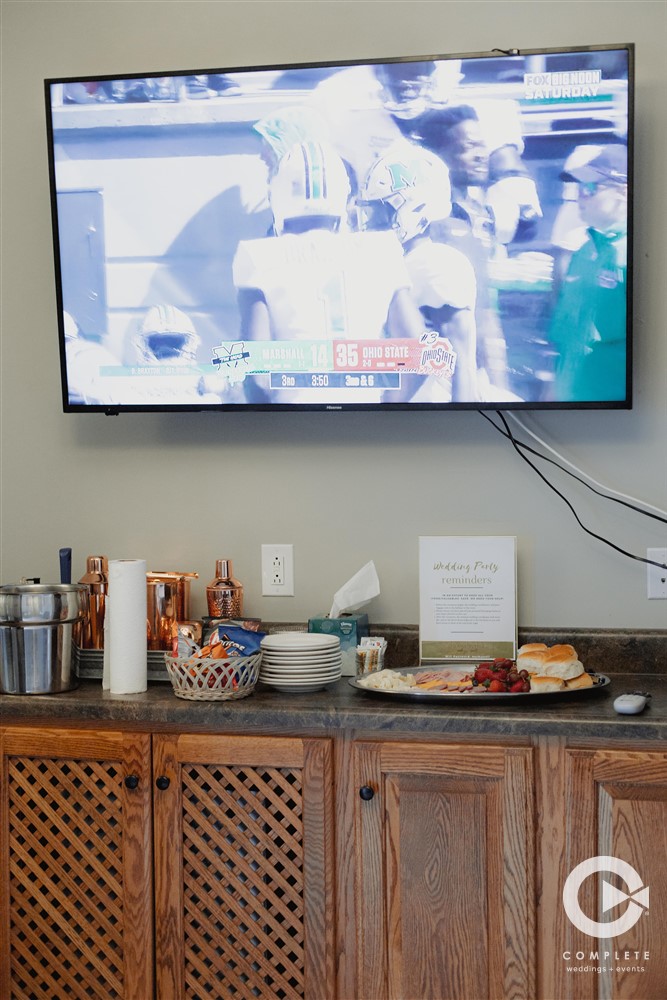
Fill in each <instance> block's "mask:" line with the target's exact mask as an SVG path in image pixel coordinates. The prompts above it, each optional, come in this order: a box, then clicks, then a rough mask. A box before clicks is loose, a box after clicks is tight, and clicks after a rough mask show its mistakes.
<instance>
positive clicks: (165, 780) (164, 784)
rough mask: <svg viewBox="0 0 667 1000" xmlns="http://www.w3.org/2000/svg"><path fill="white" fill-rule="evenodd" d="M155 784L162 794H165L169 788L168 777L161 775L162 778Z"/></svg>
mask: <svg viewBox="0 0 667 1000" xmlns="http://www.w3.org/2000/svg"><path fill="white" fill-rule="evenodd" d="M155 784H156V785H157V787H158V788H159V789H160V791H161V792H164V791H165V789H167V788H169V778H167V777H166V775H164V774H161V775H160V777H159V778H157V780H156V782H155Z"/></svg>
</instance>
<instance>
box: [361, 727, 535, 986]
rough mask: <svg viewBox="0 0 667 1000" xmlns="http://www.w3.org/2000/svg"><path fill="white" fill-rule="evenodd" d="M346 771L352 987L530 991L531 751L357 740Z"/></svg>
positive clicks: (531, 877) (531, 935) (531, 975)
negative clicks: (349, 775) (354, 944)
mask: <svg viewBox="0 0 667 1000" xmlns="http://www.w3.org/2000/svg"><path fill="white" fill-rule="evenodd" d="M354 779H355V786H356V787H355V790H354V793H355V796H356V833H355V844H356V863H357V876H358V892H357V900H358V904H357V940H358V944H359V952H358V962H357V981H358V991H357V996H358V997H359V998H365V1000H384V998H388V1000H394V998H396V1000H398V998H406V997H409V998H410V1000H422V998H431V1000H483V998H486V997H489V998H490V997H493V998H515V1000H527V998H529V997H532V996H533V995H534V960H533V940H534V921H533V912H534V900H533V864H534V848H533V814H532V759H531V751H530V750H528V749H510V748H504V747H492V746H485V747H481V746H463V745H462V746H455V745H447V746H443V745H439V744H422V745H419V744H412V743H359V744H357V746H356V748H355V752H354Z"/></svg>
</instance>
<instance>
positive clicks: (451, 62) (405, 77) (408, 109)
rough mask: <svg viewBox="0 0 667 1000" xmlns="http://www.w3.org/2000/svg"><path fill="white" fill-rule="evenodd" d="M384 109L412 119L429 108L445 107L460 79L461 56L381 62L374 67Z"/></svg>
mask: <svg viewBox="0 0 667 1000" xmlns="http://www.w3.org/2000/svg"><path fill="white" fill-rule="evenodd" d="M374 71H375V76H376V78H377V80H378V81H379V83H380V99H381V101H382V106H383V107H384V109H385V111H388V112H389V114H390V115H392V117H393V118H398V119H400V120H401V121H412V119H413V118H418V117H419V115H422V114H423V113H424V112H425V111H428V110H429V109H430V108H438V107H444V106H445V105H446V104H448V103H449V101H450V100H451V98H452V96H453V94H454V91H455V90H456V88H457V87H458V85H459V83H460V82H461V80H462V79H463V74H462V73H461V60H460V59H442V60H438V61H437V62H434V61H432V60H426V61H422V62H409V61H407V62H396V63H380V64H378V65H376V66H375V67H374Z"/></svg>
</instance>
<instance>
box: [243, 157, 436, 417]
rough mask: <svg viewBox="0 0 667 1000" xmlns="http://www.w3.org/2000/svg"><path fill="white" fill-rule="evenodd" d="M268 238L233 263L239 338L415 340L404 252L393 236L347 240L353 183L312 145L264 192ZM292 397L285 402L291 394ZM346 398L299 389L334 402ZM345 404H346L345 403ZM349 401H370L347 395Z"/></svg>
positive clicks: (249, 243) (417, 323)
mask: <svg viewBox="0 0 667 1000" xmlns="http://www.w3.org/2000/svg"><path fill="white" fill-rule="evenodd" d="M269 200H270V203H271V209H272V211H273V217H274V228H275V232H276V234H277V235H276V236H275V237H267V238H265V239H260V240H246V241H242V242H241V243H240V244H239V247H238V250H237V253H236V257H235V259H234V264H233V276H234V283H235V285H236V287H237V289H238V298H239V308H240V311H241V336H242V337H244V338H247V339H250V340H257V339H261V340H277V341H293V342H294V341H305V340H307V341H317V340H321V341H331V340H340V339H346V338H347V339H357V338H358V339H362V340H369V339H378V338H381V337H385V336H393V337H411V338H412V337H419V336H420V334H421V333H422V332H423V323H422V322H421V317H420V315H419V311H418V310H417V309H416V307H415V304H414V302H413V301H412V298H411V296H410V292H409V288H410V279H409V276H408V273H407V270H406V267H405V262H404V260H403V253H402V250H401V245H400V243H399V242H398V240H397V239H396V237H395V235H394V233H393V232H391V231H389V232H387V231H385V232H377V233H361V232H351V231H350V229H349V226H348V218H349V212H350V203H349V200H350V182H349V178H348V174H347V170H346V168H345V165H344V163H343V162H342V160H341V158H340V156H338V155H337V153H336V152H335V151H334V150H333V149H332V148H330V147H327V146H326V145H323V144H321V143H316V142H303V143H299V144H297V145H296V146H294V147H293V148H292V149H291V150H290V151H289V152H288V153H287V154H286V155H285V156H283V158H282V159H281V161H280V164H279V166H278V169H277V170H276V172H275V174H274V176H273V178H272V179H271V181H270V185H269ZM285 391H286V392H287V391H289V392H290V397H289V398H290V400H292V399H296V398H297V394H296V393H295V392H294V391H293V390H285ZM341 391H345V390H340V391H338V392H337V391H336V390H330V391H329V392H327V390H326V388H323V389H319V388H318V389H316V390H314V391H313V392H311V391H310V390H305V391H304V393H302V394H300V395H299V401H301V399H303V400H308V399H312V401H314V402H321V401H324V400H325V396H326V398H327V399H329V398H331V399H332V400H334V401H340V392H341ZM351 398H352V397H351ZM353 398H354V401H357V400H360V401H363V402H368V401H374V400H375V399H376V398H379V394H378V393H377V392H372V393H363V390H362V391H361V392H360V391H358V390H354V397H353Z"/></svg>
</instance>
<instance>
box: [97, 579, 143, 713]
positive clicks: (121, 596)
mask: <svg viewBox="0 0 667 1000" xmlns="http://www.w3.org/2000/svg"><path fill="white" fill-rule="evenodd" d="M146 610H147V609H146V560H145V559H111V560H109V593H108V597H107V608H106V613H107V615H108V618H109V688H110V690H111V693H112V694H136V693H138V692H140V691H145V690H146V688H147V686H148V676H147V674H148V659H147V641H146Z"/></svg>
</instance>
